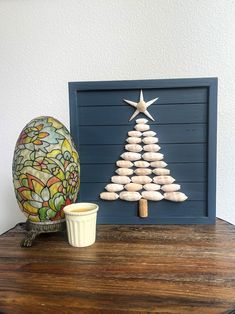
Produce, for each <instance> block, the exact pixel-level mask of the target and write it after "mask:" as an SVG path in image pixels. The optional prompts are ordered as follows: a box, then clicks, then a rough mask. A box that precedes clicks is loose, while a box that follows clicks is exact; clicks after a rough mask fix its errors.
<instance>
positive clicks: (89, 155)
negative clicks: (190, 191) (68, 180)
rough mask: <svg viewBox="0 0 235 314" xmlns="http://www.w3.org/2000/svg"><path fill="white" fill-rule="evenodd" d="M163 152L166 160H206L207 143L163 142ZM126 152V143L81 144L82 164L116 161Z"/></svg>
mask: <svg viewBox="0 0 235 314" xmlns="http://www.w3.org/2000/svg"><path fill="white" fill-rule="evenodd" d="M159 145H160V146H161V148H162V149H161V153H163V154H164V155H165V158H164V160H165V162H166V163H169V162H205V160H206V158H207V145H206V143H201V144H198V143H197V144H195V143H189V144H188V143H187V144H168V145H166V144H161V143H159ZM123 152H124V145H111V144H110V145H101V144H100V145H80V159H81V163H82V164H87V163H88V164H91V163H93V164H100V163H105V164H107V163H113V164H114V163H115V162H116V161H117V160H118V159H120V157H119V156H120V155H121V154H122V153H123Z"/></svg>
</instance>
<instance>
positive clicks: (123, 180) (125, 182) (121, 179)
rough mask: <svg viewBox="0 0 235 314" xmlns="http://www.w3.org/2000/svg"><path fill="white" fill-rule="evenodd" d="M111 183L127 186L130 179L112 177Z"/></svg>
mask: <svg viewBox="0 0 235 314" xmlns="http://www.w3.org/2000/svg"><path fill="white" fill-rule="evenodd" d="M111 181H112V182H113V183H117V184H127V183H130V182H131V179H130V178H129V177H127V176H112V177H111Z"/></svg>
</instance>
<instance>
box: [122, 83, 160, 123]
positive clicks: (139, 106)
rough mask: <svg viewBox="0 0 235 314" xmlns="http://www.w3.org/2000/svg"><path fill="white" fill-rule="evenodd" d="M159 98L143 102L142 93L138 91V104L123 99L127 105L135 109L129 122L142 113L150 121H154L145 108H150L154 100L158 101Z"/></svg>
mask: <svg viewBox="0 0 235 314" xmlns="http://www.w3.org/2000/svg"><path fill="white" fill-rule="evenodd" d="M158 98H159V97H157V98H154V99H152V100H149V101H147V102H145V101H144V97H143V92H142V89H141V91H140V100H139V102H134V101H131V100H126V99H124V101H125V102H126V103H128V104H129V105H131V106H133V107H135V108H136V111H135V112H134V113H133V115H132V116H131V117H130V120H129V121H131V120H132V119H134V118H135V117H136V116H137V115H138V114H139V113H140V112H142V113H144V114H145V115H146V116H147V117H149V118H150V119H151V120H153V121H154V118H153V117H152V116H151V114H150V113H149V112H148V110H147V108H148V107H149V106H151V105H152V104H153V103H154V102H155V101H156V100H158Z"/></svg>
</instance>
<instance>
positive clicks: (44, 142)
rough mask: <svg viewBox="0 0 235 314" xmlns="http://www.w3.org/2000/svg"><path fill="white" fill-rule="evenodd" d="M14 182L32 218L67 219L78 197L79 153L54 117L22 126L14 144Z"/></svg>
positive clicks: (67, 133)
mask: <svg viewBox="0 0 235 314" xmlns="http://www.w3.org/2000/svg"><path fill="white" fill-rule="evenodd" d="M12 170H13V182H14V188H15V193H16V198H17V202H18V204H19V206H20V208H21V210H22V211H23V212H24V214H25V215H26V216H27V218H28V219H29V220H30V221H33V222H45V221H55V220H61V219H64V213H63V210H62V209H63V207H64V206H65V205H68V204H71V203H73V202H75V201H76V199H77V194H78V191H79V185H80V163H79V156H78V153H77V151H76V149H75V147H74V144H73V141H72V139H71V136H70V134H69V132H68V130H67V129H66V128H65V127H64V126H63V125H62V124H61V123H60V122H59V121H58V120H56V119H54V118H52V117H39V118H36V119H34V120H32V121H31V122H30V123H28V124H27V125H26V126H25V128H24V129H23V130H22V132H21V134H20V136H19V138H18V140H17V143H16V147H15V153H14V159H13V169H12Z"/></svg>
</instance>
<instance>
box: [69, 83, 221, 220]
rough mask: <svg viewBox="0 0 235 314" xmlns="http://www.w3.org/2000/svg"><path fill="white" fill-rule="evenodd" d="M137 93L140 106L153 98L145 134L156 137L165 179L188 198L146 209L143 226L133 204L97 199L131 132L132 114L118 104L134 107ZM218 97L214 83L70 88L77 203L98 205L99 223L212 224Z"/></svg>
mask: <svg viewBox="0 0 235 314" xmlns="http://www.w3.org/2000/svg"><path fill="white" fill-rule="evenodd" d="M140 89H143V93H144V98H145V100H146V101H148V100H150V99H153V98H155V97H159V99H158V101H157V102H156V103H155V104H153V105H152V106H151V107H150V108H149V112H150V113H151V114H152V115H153V116H154V118H155V121H149V125H150V129H151V130H153V131H155V132H156V133H157V137H158V138H159V143H158V144H159V145H160V146H161V153H163V154H164V161H166V162H167V163H168V169H170V170H171V175H172V176H173V177H174V178H175V179H176V183H179V184H181V191H182V192H184V193H185V194H187V195H188V197H189V198H188V200H187V201H186V202H183V203H174V202H169V201H166V200H163V201H160V202H149V217H148V218H146V219H141V218H139V217H138V203H137V202H125V201H121V200H117V201H110V202H108V201H102V200H100V199H99V194H100V193H101V192H103V191H104V187H105V185H106V184H107V183H109V182H110V179H111V177H112V176H113V175H114V174H115V170H116V168H117V167H116V165H115V163H116V161H117V160H118V159H120V157H119V156H120V155H121V154H122V153H123V152H124V151H125V149H124V146H125V144H126V142H125V141H126V138H127V132H128V131H130V130H132V129H133V127H134V125H135V122H134V121H131V122H129V118H130V116H131V115H132V114H133V112H134V109H133V107H131V106H129V105H127V104H126V103H125V102H124V101H123V99H129V100H133V101H138V100H139V92H140ZM216 94H217V80H216V79H214V78H206V79H181V80H145V81H117V82H115V81H111V82H78V83H76V82H75V83H70V121H71V133H72V136H73V138H74V141H75V144H76V145H77V146H78V151H79V155H80V160H81V190H80V196H79V201H86V202H89V201H90V202H96V203H97V204H99V206H100V209H99V214H98V223H112V224H113V223H117V224H118V223H120V224H125V223H127V224H159V223H171V224H172V223H213V222H214V220H215V193H214V191H215V152H216V151H215V147H216V145H215V144H216V119H215V117H216ZM140 117H145V116H143V115H141V114H140V115H138V118H140ZM212 117H213V120H212ZM214 120H215V121H214ZM209 122H210V124H209ZM212 129H213V131H214V133H213V132H212V131H211V130H212ZM213 134H214V135H213ZM209 147H210V149H209Z"/></svg>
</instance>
